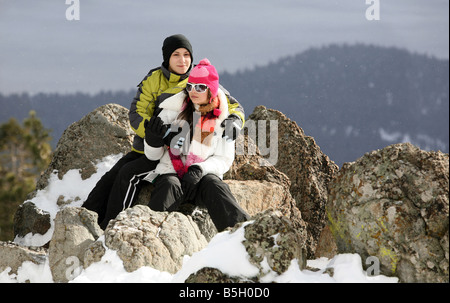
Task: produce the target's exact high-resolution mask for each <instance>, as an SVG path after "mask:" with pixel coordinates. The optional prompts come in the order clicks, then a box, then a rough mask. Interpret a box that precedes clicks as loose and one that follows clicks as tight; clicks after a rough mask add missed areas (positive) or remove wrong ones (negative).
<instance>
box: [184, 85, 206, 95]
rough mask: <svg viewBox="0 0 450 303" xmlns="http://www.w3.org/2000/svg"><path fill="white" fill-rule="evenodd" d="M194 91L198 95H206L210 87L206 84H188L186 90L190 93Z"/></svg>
mask: <svg viewBox="0 0 450 303" xmlns="http://www.w3.org/2000/svg"><path fill="white" fill-rule="evenodd" d="M192 89H195V91H196V92H197V93H204V92H206V91H207V90H208V85H206V84H194V83H187V84H186V90H187V91H188V92H191V91H192Z"/></svg>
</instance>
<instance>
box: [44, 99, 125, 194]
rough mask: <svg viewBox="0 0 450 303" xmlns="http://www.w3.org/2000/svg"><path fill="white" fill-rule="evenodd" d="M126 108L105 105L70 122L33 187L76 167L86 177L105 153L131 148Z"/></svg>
mask: <svg viewBox="0 0 450 303" xmlns="http://www.w3.org/2000/svg"><path fill="white" fill-rule="evenodd" d="M128 121H129V120H128V109H126V108H125V107H123V106H121V105H118V104H106V105H103V106H100V107H98V108H97V109H95V110H93V111H92V112H90V113H89V114H87V115H86V116H84V117H83V118H82V119H81V120H79V121H77V122H75V123H72V124H71V125H70V126H69V127H68V128H67V129H66V130H65V131H64V133H63V134H62V136H61V138H60V139H59V141H58V144H57V146H56V149H55V151H54V153H53V156H52V160H51V162H50V165H49V166H48V168H47V169H46V170H45V171H44V173H43V174H42V176H41V177H40V179H39V180H38V182H37V185H36V189H37V190H39V189H43V188H45V187H46V186H47V185H48V180H49V177H50V175H51V174H52V173H54V172H55V171H56V173H57V175H58V177H59V178H60V179H61V178H62V176H63V175H64V174H65V173H66V172H68V171H69V170H71V169H78V170H80V172H81V177H82V178H83V179H86V178H88V177H90V176H91V175H92V174H93V173H95V172H96V168H95V164H96V162H98V161H100V160H101V159H103V158H104V157H106V156H108V155H115V154H119V153H124V154H125V153H127V152H129V151H130V150H131V143H132V140H133V131H132V129H131V128H130V126H129V122H128Z"/></svg>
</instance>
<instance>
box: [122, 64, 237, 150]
mask: <svg viewBox="0 0 450 303" xmlns="http://www.w3.org/2000/svg"><path fill="white" fill-rule="evenodd" d="M191 69H192V68H191ZM191 69H189V71H188V72H187V73H186V74H184V75H177V74H174V73H171V72H170V71H169V70H168V69H166V68H165V67H164V66H163V65H161V67H158V68H155V69H152V70H151V71H150V72H149V73H148V74H147V76H146V77H145V78H144V80H142V81H141V83H139V85H138V91H137V93H136V96H135V97H134V99H133V102H132V103H131V106H130V112H129V119H130V125H131V128H132V129H133V130H134V132H135V133H136V135H135V136H134V141H133V148H132V149H133V151H135V152H138V153H141V154H143V153H144V137H145V128H144V122H145V120H149V119H150V118H151V117H152V116H153V114H154V113H155V110H156V109H157V108H158V105H159V104H161V102H162V101H164V100H165V99H167V98H168V97H170V96H173V95H175V94H177V93H179V92H180V91H182V90H183V89H185V87H186V83H187V82H188V78H189V72H190V71H191ZM221 88H222V89H223V87H221ZM223 90H224V91H225V93H226V97H227V99H228V109H229V113H230V116H231V115H233V116H235V117H238V118H239V119H240V120H241V121H242V127H243V126H244V122H245V114H244V109H243V107H242V106H241V105H240V104H239V102H238V101H237V100H236V99H235V98H233V97H232V96H230V94H229V93H228V92H227V91H226V90H225V89H223ZM156 114H157V113H156Z"/></svg>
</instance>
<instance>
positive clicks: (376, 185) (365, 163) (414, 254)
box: [327, 143, 449, 282]
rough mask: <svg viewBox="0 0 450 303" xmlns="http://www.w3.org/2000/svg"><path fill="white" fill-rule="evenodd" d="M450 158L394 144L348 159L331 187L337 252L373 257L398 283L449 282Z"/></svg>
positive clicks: (331, 221) (330, 218)
mask: <svg viewBox="0 0 450 303" xmlns="http://www.w3.org/2000/svg"><path fill="white" fill-rule="evenodd" d="M448 188H449V158H448V154H444V153H441V152H425V151H422V150H420V149H419V148H417V147H415V146H413V145H411V144H409V143H404V144H396V145H391V146H388V147H386V148H384V149H382V150H378V151H373V152H371V153H368V154H366V155H364V156H363V157H361V158H360V159H358V160H357V161H355V162H352V163H346V164H345V165H344V166H343V167H342V169H341V170H340V172H339V174H338V175H337V176H335V178H334V179H333V180H332V182H331V183H330V186H329V198H328V206H327V211H328V218H329V221H330V228H331V230H332V232H333V234H334V236H335V238H336V242H337V247H338V252H340V253H341V252H354V253H358V254H360V255H361V257H362V258H363V259H364V258H367V257H369V256H375V257H377V258H378V259H379V261H380V264H381V272H382V274H384V275H394V276H397V277H399V279H400V281H402V282H448V281H449V280H448V276H449V271H448V263H449V244H448V243H449V242H448V228H449V219H448V215H449V194H448Z"/></svg>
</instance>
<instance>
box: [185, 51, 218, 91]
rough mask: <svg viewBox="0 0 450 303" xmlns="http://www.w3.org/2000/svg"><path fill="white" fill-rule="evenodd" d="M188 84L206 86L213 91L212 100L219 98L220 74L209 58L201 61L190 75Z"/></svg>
mask: <svg viewBox="0 0 450 303" xmlns="http://www.w3.org/2000/svg"><path fill="white" fill-rule="evenodd" d="M188 82H190V83H201V84H206V85H207V86H208V87H209V90H210V91H211V98H215V97H216V96H217V92H218V90H219V74H218V73H217V70H216V68H215V67H214V65H212V64H211V62H209V60H208V59H207V58H205V59H203V60H201V61H200V62H199V63H198V65H196V66H195V67H194V68H193V69H192V71H191V73H190V74H189V79H188Z"/></svg>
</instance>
